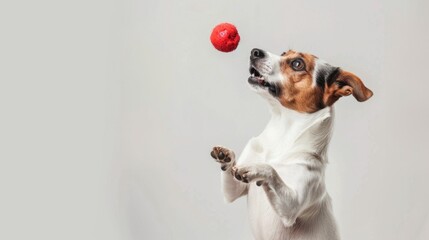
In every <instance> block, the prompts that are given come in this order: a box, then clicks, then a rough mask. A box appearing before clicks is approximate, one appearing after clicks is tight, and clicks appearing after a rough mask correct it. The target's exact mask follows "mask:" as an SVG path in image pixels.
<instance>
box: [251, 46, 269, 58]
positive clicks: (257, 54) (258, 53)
mask: <svg viewBox="0 0 429 240" xmlns="http://www.w3.org/2000/svg"><path fill="white" fill-rule="evenodd" d="M264 57H265V53H264V50H261V49H258V48H254V49H252V51H251V52H250V58H251V59H256V58H264Z"/></svg>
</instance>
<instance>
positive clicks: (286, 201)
mask: <svg viewBox="0 0 429 240" xmlns="http://www.w3.org/2000/svg"><path fill="white" fill-rule="evenodd" d="M232 172H233V174H234V176H235V178H236V179H237V180H239V181H242V182H244V183H251V182H256V184H257V185H258V186H261V185H262V187H263V189H264V190H265V193H266V195H267V197H268V200H269V202H270V204H271V206H272V207H273V209H274V211H275V212H276V213H277V215H278V216H279V217H280V219H281V220H282V222H283V224H284V225H285V226H286V227H290V226H292V225H293V224H294V223H295V220H296V218H297V215H298V214H299V212H300V211H301V208H302V207H303V204H304V202H305V198H306V195H307V194H306V191H307V190H308V187H311V186H308V185H307V186H305V185H306V184H304V185H303V186H302V188H301V187H299V188H300V189H292V188H290V187H289V186H288V185H286V184H285V183H284V182H283V180H282V179H281V177H280V176H279V174H278V173H277V171H276V170H275V169H274V168H273V167H272V166H271V165H269V164H266V163H255V164H243V165H239V166H234V167H233V168H232ZM303 182H305V181H303ZM309 185H311V184H309Z"/></svg>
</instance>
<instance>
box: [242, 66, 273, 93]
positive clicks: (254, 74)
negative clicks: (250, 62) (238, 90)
mask: <svg viewBox="0 0 429 240" xmlns="http://www.w3.org/2000/svg"><path fill="white" fill-rule="evenodd" d="M249 72H250V77H249V79H248V80H247V81H248V82H249V83H250V84H251V85H253V86H259V87H261V88H267V89H268V90H269V92H270V93H271V94H272V95H274V96H278V94H279V88H278V87H277V85H276V84H272V83H269V82H267V81H265V78H264V76H262V74H261V73H260V72H259V71H258V70H256V68H254V67H250V69H249Z"/></svg>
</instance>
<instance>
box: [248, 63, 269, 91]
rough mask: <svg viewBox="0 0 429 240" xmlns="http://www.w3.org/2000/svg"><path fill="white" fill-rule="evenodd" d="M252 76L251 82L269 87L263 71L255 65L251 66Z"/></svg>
mask: <svg viewBox="0 0 429 240" xmlns="http://www.w3.org/2000/svg"><path fill="white" fill-rule="evenodd" d="M249 72H250V77H249V83H250V84H253V85H259V86H261V87H269V86H270V84H269V83H268V82H266V81H265V78H264V77H263V76H262V75H261V73H259V72H258V70H256V68H254V67H250V69H249Z"/></svg>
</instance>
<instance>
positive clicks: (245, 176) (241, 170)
mask: <svg viewBox="0 0 429 240" xmlns="http://www.w3.org/2000/svg"><path fill="white" fill-rule="evenodd" d="M273 171H274V169H273V168H272V167H271V166H270V165H268V164H264V163H258V164H248V165H240V166H234V167H233V168H232V173H233V175H234V176H235V178H236V179H237V180H239V181H242V182H245V183H249V182H253V181H256V184H257V185H258V186H261V185H262V184H263V183H264V182H265V181H267V180H268V179H269V178H270V177H271V176H272V175H273Z"/></svg>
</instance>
